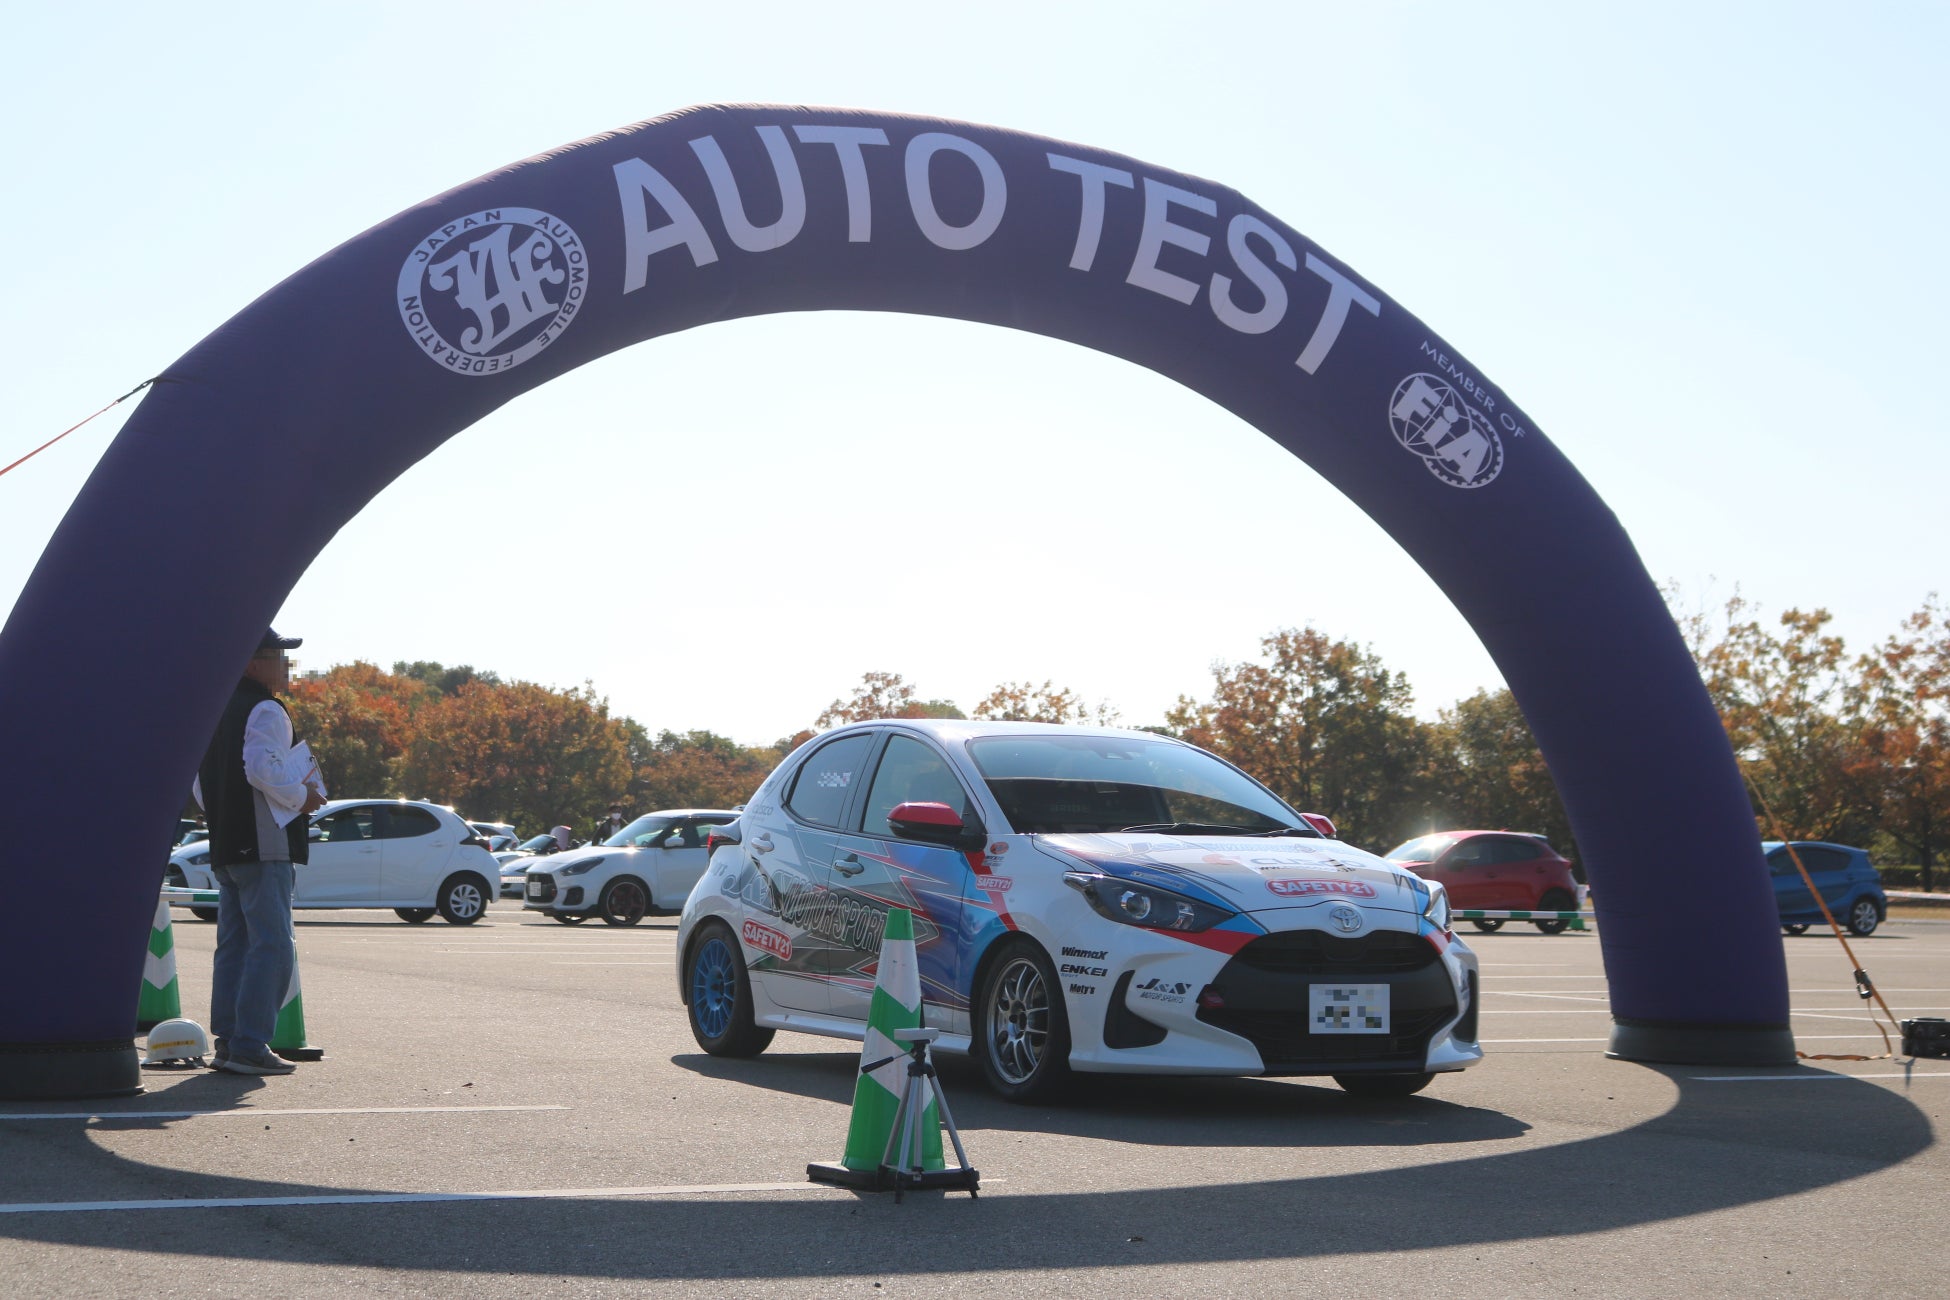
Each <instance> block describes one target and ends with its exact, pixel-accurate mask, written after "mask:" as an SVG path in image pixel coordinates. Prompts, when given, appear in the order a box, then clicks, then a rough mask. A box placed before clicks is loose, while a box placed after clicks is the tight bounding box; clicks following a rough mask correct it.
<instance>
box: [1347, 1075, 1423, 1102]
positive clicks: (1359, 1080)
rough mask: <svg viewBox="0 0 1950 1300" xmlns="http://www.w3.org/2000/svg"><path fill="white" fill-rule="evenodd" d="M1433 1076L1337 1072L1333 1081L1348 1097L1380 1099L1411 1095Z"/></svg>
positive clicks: (1420, 1089) (1418, 1090)
mask: <svg viewBox="0 0 1950 1300" xmlns="http://www.w3.org/2000/svg"><path fill="white" fill-rule="evenodd" d="M1434 1078H1435V1075H1433V1074H1337V1075H1335V1076H1334V1082H1335V1083H1338V1084H1340V1085H1341V1091H1342V1092H1345V1093H1346V1094H1347V1095H1348V1096H1350V1097H1362V1098H1367V1099H1372V1100H1382V1099H1385V1098H1390V1097H1412V1096H1414V1095H1415V1094H1416V1093H1418V1092H1420V1091H1422V1089H1424V1088H1426V1087H1428V1086H1429V1083H1430V1082H1431V1081H1432V1080H1433V1079H1434Z"/></svg>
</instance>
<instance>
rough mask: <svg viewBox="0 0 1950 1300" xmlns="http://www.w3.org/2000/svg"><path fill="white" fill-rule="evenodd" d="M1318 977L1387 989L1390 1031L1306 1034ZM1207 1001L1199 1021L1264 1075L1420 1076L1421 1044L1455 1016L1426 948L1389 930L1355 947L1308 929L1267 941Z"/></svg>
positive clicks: (1450, 991)
mask: <svg viewBox="0 0 1950 1300" xmlns="http://www.w3.org/2000/svg"><path fill="white" fill-rule="evenodd" d="M1323 978H1324V979H1328V980H1332V981H1333V982H1334V983H1337V984H1386V985H1387V986H1388V1028H1389V1032H1388V1033H1385V1034H1315V1033H1312V1032H1310V1031H1309V1029H1308V1022H1307V1006H1308V989H1309V987H1310V985H1312V984H1313V983H1314V982H1316V981H1317V980H1321V979H1323ZM1206 993H1207V994H1210V995H1215V996H1214V997H1213V998H1211V999H1201V1003H1200V1006H1199V1011H1198V1018H1199V1019H1200V1020H1201V1021H1203V1022H1205V1023H1206V1024H1208V1025H1211V1026H1212V1027H1214V1028H1215V1029H1223V1030H1225V1031H1226V1032H1227V1033H1232V1034H1237V1035H1239V1036H1240V1037H1241V1038H1244V1039H1246V1040H1247V1041H1248V1042H1250V1043H1251V1044H1252V1045H1253V1046H1254V1047H1255V1048H1257V1049H1258V1051H1259V1055H1260V1059H1261V1060H1262V1061H1263V1062H1264V1063H1265V1066H1266V1071H1267V1073H1268V1074H1330V1073H1335V1072H1337V1071H1338V1070H1341V1069H1344V1068H1350V1069H1356V1070H1359V1069H1363V1068H1373V1067H1387V1066H1396V1067H1401V1068H1405V1069H1420V1068H1421V1066H1422V1063H1423V1062H1424V1060H1426V1059H1427V1056H1428V1049H1429V1039H1430V1038H1431V1037H1432V1036H1433V1035H1434V1034H1435V1031H1436V1030H1438V1029H1440V1028H1441V1027H1442V1026H1443V1025H1444V1024H1446V1023H1448V1022H1449V1021H1450V1020H1453V1019H1454V1018H1455V1016H1456V1010H1457V1008H1456V993H1455V988H1454V986H1453V985H1451V984H1450V982H1449V972H1448V970H1447V969H1446V968H1445V967H1444V966H1443V965H1442V963H1441V960H1440V958H1439V956H1438V954H1437V952H1436V950H1435V947H1434V945H1432V944H1431V943H1429V942H1428V941H1427V940H1426V939H1423V938H1422V937H1420V936H1419V935H1413V934H1404V933H1401V932H1400V931H1389V930H1382V931H1376V932H1374V933H1371V934H1365V935H1361V936H1359V937H1356V938H1340V937H1337V936H1334V935H1327V934H1322V933H1320V932H1318V931H1313V930H1294V931H1287V932H1285V933H1282V934H1269V935H1266V936H1265V937H1263V938H1260V939H1255V940H1253V942H1251V943H1249V944H1247V945H1246V946H1245V947H1244V948H1241V949H1240V950H1239V951H1238V953H1236V954H1235V955H1234V956H1233V958H1232V960H1230V961H1228V962H1227V963H1226V964H1225V966H1224V967H1223V968H1221V969H1220V971H1219V976H1218V978H1217V979H1216V980H1214V981H1213V982H1212V983H1211V984H1210V985H1209V986H1208V987H1207V989H1206ZM1210 1001H1216V1002H1217V1003H1218V1005H1209V1002H1210Z"/></svg>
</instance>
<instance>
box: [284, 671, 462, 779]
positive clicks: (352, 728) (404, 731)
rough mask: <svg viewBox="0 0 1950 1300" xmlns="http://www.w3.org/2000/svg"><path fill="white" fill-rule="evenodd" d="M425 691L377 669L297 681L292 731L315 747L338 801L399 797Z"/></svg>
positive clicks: (289, 698) (291, 695)
mask: <svg viewBox="0 0 1950 1300" xmlns="http://www.w3.org/2000/svg"><path fill="white" fill-rule="evenodd" d="M426 689H427V688H426V686H425V685H424V684H423V683H422V682H420V681H419V680H417V679H415V678H412V677H402V676H399V675H396V674H393V673H388V672H385V671H383V670H381V669H380V668H378V667H376V666H375V665H373V664H369V663H365V662H363V661H355V662H353V663H349V664H338V665H335V666H334V667H332V668H331V669H329V670H328V671H326V672H323V673H317V674H314V675H312V676H309V677H300V678H296V679H294V680H293V681H292V683H291V687H290V690H289V691H288V692H286V696H285V700H286V703H287V704H289V705H290V708H291V719H292V726H293V729H294V730H295V731H296V733H297V734H298V735H299V736H301V737H303V738H304V740H305V742H306V743H307V744H309V745H310V746H311V751H312V754H313V755H314V756H316V757H317V759H318V767H319V771H320V772H321V773H322V774H323V775H324V777H325V785H326V788H327V789H328V790H330V791H331V792H332V795H333V797H335V798H379V797H384V796H390V795H396V794H397V793H398V789H399V786H398V767H399V762H400V759H401V758H402V757H403V756H404V755H405V753H406V748H407V745H408V743H409V742H410V741H411V740H412V736H413V727H412V708H413V705H414V703H415V702H416V701H417V700H418V698H419V697H420V696H422V695H423V694H425V693H426Z"/></svg>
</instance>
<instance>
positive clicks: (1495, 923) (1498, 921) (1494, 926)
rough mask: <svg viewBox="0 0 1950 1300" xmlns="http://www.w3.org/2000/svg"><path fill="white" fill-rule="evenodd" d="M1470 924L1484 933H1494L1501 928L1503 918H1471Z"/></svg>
mask: <svg viewBox="0 0 1950 1300" xmlns="http://www.w3.org/2000/svg"><path fill="white" fill-rule="evenodd" d="M1470 924H1471V925H1473V926H1475V927H1476V928H1477V929H1478V930H1481V931H1482V932H1483V933H1484V934H1495V933H1496V932H1497V931H1498V930H1501V929H1502V928H1503V918H1502V917H1497V918H1495V919H1493V920H1472V921H1471V922H1470Z"/></svg>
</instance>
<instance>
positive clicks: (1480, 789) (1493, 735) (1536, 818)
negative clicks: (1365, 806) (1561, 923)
mask: <svg viewBox="0 0 1950 1300" xmlns="http://www.w3.org/2000/svg"><path fill="white" fill-rule="evenodd" d="M1430 740H1431V745H1430V750H1429V765H1430V766H1429V771H1428V790H1429V799H1430V802H1431V804H1432V808H1431V811H1432V813H1433V814H1434V821H1435V822H1436V823H1439V826H1432V827H1431V828H1432V829H1440V828H1448V829H1460V828H1463V827H1480V828H1483V829H1488V830H1519V831H1531V832H1534V833H1536V834H1539V835H1542V836H1544V837H1545V838H1547V839H1549V840H1550V842H1551V843H1552V844H1553V845H1554V846H1556V848H1557V849H1558V851H1559V852H1561V853H1564V854H1566V855H1569V854H1570V853H1571V852H1572V851H1573V849H1574V844H1573V842H1572V839H1571V821H1570V818H1569V817H1568V816H1566V815H1565V812H1564V804H1563V801H1562V800H1561V799H1559V798H1558V794H1557V784H1556V782H1554V781H1553V780H1551V774H1550V769H1549V768H1548V767H1547V766H1545V763H1544V755H1543V752H1542V751H1541V750H1539V749H1538V748H1537V739H1536V737H1535V736H1533V735H1532V734H1531V732H1530V724H1529V723H1528V722H1526V721H1525V720H1524V716H1523V711H1522V710H1521V709H1519V708H1518V707H1517V699H1516V697H1515V696H1514V695H1512V694H1510V692H1509V690H1507V689H1499V690H1494V691H1489V690H1483V691H1478V692H1476V694H1474V695H1472V696H1470V697H1469V698H1468V699H1466V700H1459V701H1457V702H1456V705H1455V707H1454V708H1449V709H1444V710H1442V712H1441V714H1440V717H1439V720H1438V721H1437V722H1436V724H1435V726H1434V728H1433V729H1432V730H1431V732H1430Z"/></svg>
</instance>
